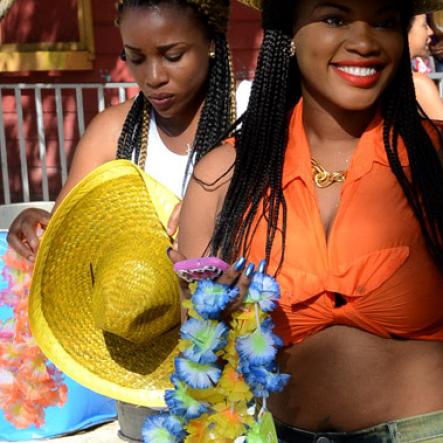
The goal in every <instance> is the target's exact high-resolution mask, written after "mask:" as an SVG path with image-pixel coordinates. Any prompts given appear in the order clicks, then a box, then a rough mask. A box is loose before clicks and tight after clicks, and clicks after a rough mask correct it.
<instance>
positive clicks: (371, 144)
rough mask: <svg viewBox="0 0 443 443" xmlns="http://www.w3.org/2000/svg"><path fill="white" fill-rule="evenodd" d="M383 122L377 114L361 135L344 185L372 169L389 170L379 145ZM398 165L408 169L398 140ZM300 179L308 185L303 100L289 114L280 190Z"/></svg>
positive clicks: (309, 172)
mask: <svg viewBox="0 0 443 443" xmlns="http://www.w3.org/2000/svg"><path fill="white" fill-rule="evenodd" d="M383 122H384V121H383V118H382V116H381V113H380V112H377V114H376V115H375V117H374V119H373V120H372V121H371V123H370V124H369V125H368V127H367V128H366V130H365V131H364V133H363V134H362V136H361V138H360V140H359V142H358V144H357V146H356V148H355V151H354V153H353V155H352V158H351V161H350V163H349V168H348V171H347V176H346V181H347V182H350V181H355V180H358V179H360V178H361V177H363V176H365V175H367V174H368V173H369V172H370V171H371V170H372V167H373V165H374V163H379V164H381V165H384V166H387V167H389V161H388V157H387V155H386V150H385V146H384V143H383V126H384V124H383ZM398 152H399V159H400V163H401V165H402V166H403V167H405V166H408V165H409V159H408V154H407V151H406V147H405V145H404V143H403V140H402V139H401V138H399V140H398ZM296 179H301V180H303V181H304V182H305V184H308V183H311V182H312V169H311V154H310V148H309V143H308V140H307V137H306V132H305V128H304V125H303V99H300V101H299V102H298V104H297V105H296V106H295V108H294V109H293V111H292V114H291V118H290V122H289V133H288V143H287V147H286V153H285V163H284V167H283V186H284V187H285V186H287V185H288V184H289V183H290V182H292V181H293V180H296Z"/></svg>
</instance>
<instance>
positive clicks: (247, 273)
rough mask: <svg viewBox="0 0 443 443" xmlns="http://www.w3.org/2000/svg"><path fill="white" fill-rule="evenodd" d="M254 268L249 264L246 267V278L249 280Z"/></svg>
mask: <svg viewBox="0 0 443 443" xmlns="http://www.w3.org/2000/svg"><path fill="white" fill-rule="evenodd" d="M254 268H255V266H254V263H249V265H248V267H247V268H246V271H245V275H246V277H248V278H249V277H250V276H251V275H252V273H253V272H254Z"/></svg>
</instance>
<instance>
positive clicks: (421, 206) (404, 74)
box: [383, 51, 443, 270]
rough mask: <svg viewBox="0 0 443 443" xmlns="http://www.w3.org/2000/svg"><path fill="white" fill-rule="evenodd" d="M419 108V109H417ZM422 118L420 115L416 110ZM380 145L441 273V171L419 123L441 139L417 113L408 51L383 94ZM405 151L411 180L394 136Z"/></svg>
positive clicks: (442, 177) (442, 261) (434, 152)
mask: <svg viewBox="0 0 443 443" xmlns="http://www.w3.org/2000/svg"><path fill="white" fill-rule="evenodd" d="M419 109H420V108H419ZM420 112H421V114H422V115H425V114H424V112H423V111H422V110H421V109H420ZM383 113H384V120H385V127H384V144H385V149H386V153H387V157H388V160H389V164H390V166H391V169H392V172H393V173H394V174H395V176H396V178H397V180H398V182H399V184H400V186H401V188H402V190H403V193H404V195H405V197H406V199H407V201H408V203H409V206H410V207H411V208H412V210H413V212H414V214H415V217H416V218H417V220H418V222H419V224H420V228H421V231H422V234H423V238H424V240H425V242H426V244H427V247H428V249H429V252H430V254H431V255H432V257H433V259H434V260H435V262H436V263H437V265H438V266H439V268H440V269H442V270H443V244H442V240H443V202H442V199H441V196H442V195H443V170H442V166H441V162H440V161H439V158H438V154H437V152H436V149H435V146H434V145H433V143H432V140H431V138H430V136H429V134H428V132H427V131H426V129H425V127H424V125H423V123H424V121H423V120H426V121H427V122H429V125H430V126H431V127H432V129H433V130H434V131H435V132H436V134H438V136H439V138H440V143H441V137H440V134H439V131H438V129H437V128H436V127H435V125H433V124H432V122H431V121H430V120H429V119H428V118H427V117H425V118H424V119H423V117H421V116H420V114H419V113H418V112H417V101H416V97H415V91H414V84H413V79H412V72H411V68H410V62H409V52H408V51H405V53H404V55H403V58H402V61H401V66H400V68H399V71H398V74H397V79H395V80H394V81H393V82H392V84H391V87H390V89H389V90H388V91H387V93H386V95H385V100H384V103H383ZM399 136H400V137H401V138H402V140H403V141H404V144H405V146H406V149H407V153H408V158H409V163H410V168H411V177H410V178H408V177H407V175H406V174H405V172H404V170H403V168H402V166H401V164H400V160H399V156H398V149H397V145H398V140H397V139H398V137H399Z"/></svg>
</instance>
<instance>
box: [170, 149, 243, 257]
mask: <svg viewBox="0 0 443 443" xmlns="http://www.w3.org/2000/svg"><path fill="white" fill-rule="evenodd" d="M234 161H235V150H234V148H233V146H232V145H229V144H225V145H223V146H221V147H219V148H216V149H214V150H213V151H211V152H210V153H209V154H207V155H206V156H205V157H204V158H202V159H201V160H200V162H199V163H198V165H197V166H196V168H195V170H194V174H193V176H192V178H191V180H190V182H189V185H188V189H187V191H186V195H185V198H184V200H183V203H182V208H181V212H180V224H179V234H178V251H179V252H180V253H181V254H182V255H183V256H185V257H187V258H196V257H201V256H205V255H207V254H208V252H209V242H210V240H211V237H212V233H213V231H214V227H215V223H216V219H217V216H218V214H219V212H220V210H221V208H222V206H223V201H224V199H225V196H226V192H227V190H228V187H229V183H230V180H231V177H232V166H233V164H234Z"/></svg>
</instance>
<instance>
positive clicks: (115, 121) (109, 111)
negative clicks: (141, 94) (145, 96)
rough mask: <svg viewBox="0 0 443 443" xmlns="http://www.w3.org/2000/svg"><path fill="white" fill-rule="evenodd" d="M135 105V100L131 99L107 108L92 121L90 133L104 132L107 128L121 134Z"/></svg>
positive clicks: (89, 127)
mask: <svg viewBox="0 0 443 443" xmlns="http://www.w3.org/2000/svg"><path fill="white" fill-rule="evenodd" d="M133 103H134V99H131V100H127V101H125V102H124V103H120V104H118V105H113V106H110V107H109V108H106V109H105V110H104V111H102V112H100V113H99V114H97V115H96V116H95V117H94V118H93V119H92V121H91V123H90V124H89V126H88V131H89V132H91V131H100V130H101V131H103V129H105V128H106V129H107V130H111V131H112V130H113V129H115V130H116V131H118V132H119V133H120V131H121V129H122V127H123V123H124V122H125V119H126V116H127V115H128V113H129V111H130V109H131V106H132V104H133ZM112 132H113V131H112ZM101 135H102V136H103V135H104V134H103V133H102V134H101Z"/></svg>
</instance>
